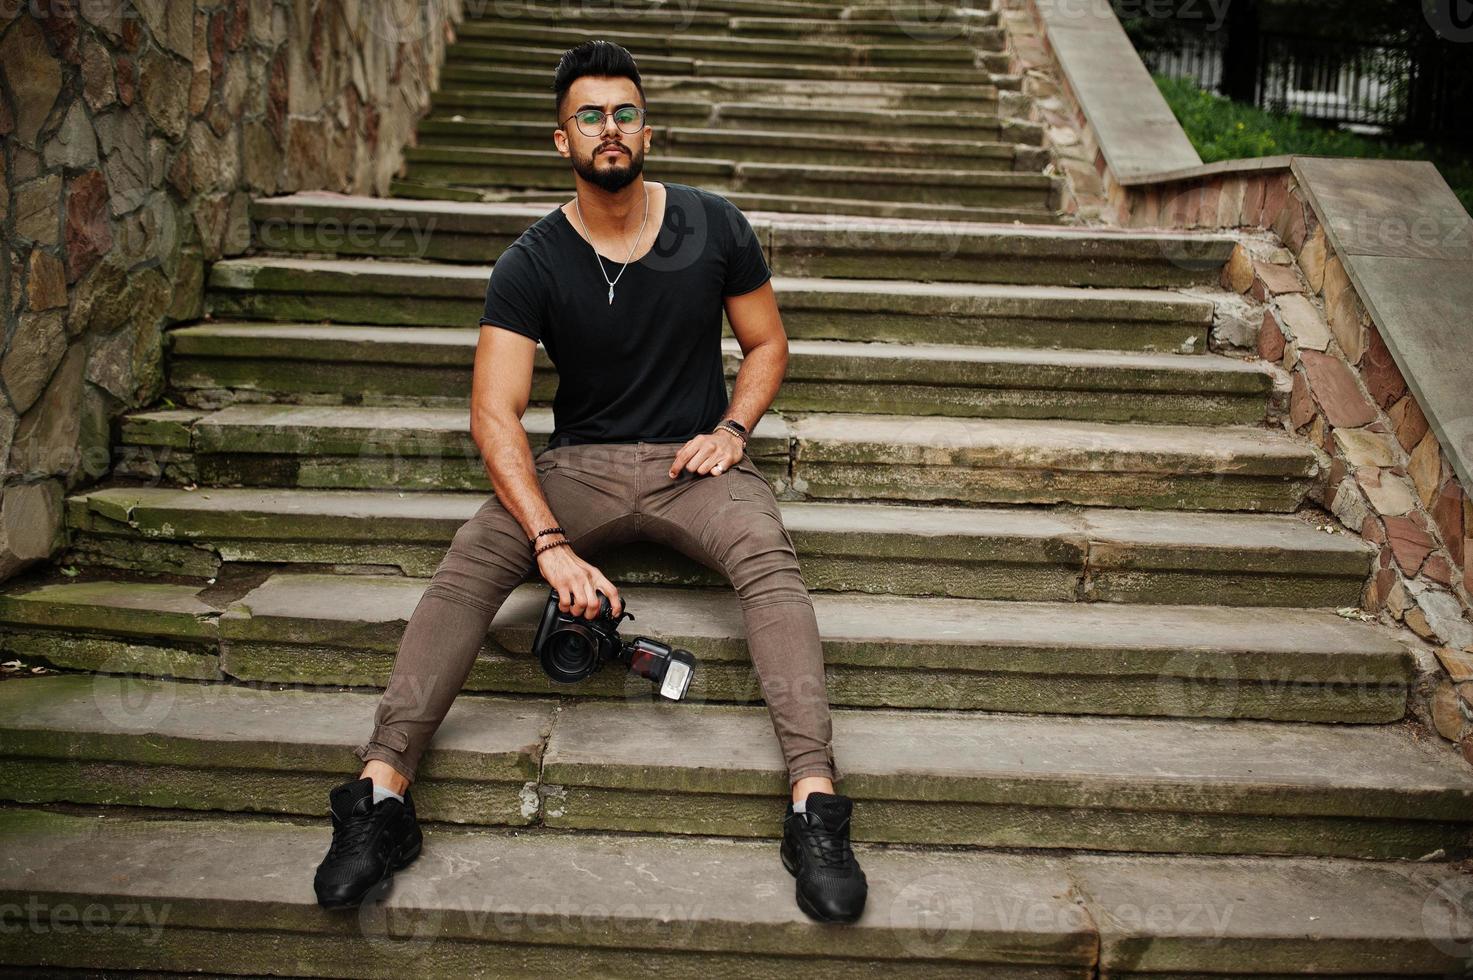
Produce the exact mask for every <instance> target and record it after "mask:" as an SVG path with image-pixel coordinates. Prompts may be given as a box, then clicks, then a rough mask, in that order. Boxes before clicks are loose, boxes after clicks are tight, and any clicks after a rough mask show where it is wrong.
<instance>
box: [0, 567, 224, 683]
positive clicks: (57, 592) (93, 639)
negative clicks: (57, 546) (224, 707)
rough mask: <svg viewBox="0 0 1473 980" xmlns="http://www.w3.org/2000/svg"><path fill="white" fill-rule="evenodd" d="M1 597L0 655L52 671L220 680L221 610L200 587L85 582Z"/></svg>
mask: <svg viewBox="0 0 1473 980" xmlns="http://www.w3.org/2000/svg"><path fill="white" fill-rule="evenodd" d="M22 588H23V589H24V591H18V590H17V589H16V584H15V583H14V582H12V583H10V586H9V590H8V591H7V592H5V593H3V594H0V651H4V652H5V653H7V654H10V655H12V656H21V657H26V658H27V659H30V660H41V661H44V662H45V663H48V664H51V665H52V666H55V667H62V668H67V669H73V670H92V671H101V672H104V673H106V672H113V673H127V672H135V671H136V672H138V673H141V674H150V675H154V676H161V677H184V678H192V679H195V680H220V679H222V678H223V677H224V675H223V674H222V673H221V672H220V644H219V628H218V619H219V616H220V613H221V612H222V609H221V607H220V606H219V605H218V604H216V603H213V602H210V601H208V600H206V599H205V598H203V597H202V596H201V593H202V592H204V587H203V586H199V585H180V584H173V583H167V582H137V581H116V580H101V581H86V582H68V583H66V584H63V585H47V586H41V587H36V588H29V587H22Z"/></svg>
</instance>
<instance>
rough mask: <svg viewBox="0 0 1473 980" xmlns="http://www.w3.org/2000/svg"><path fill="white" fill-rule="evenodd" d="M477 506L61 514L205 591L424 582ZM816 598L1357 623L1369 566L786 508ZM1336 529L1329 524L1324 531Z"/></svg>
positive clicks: (692, 573) (133, 562) (1058, 521)
mask: <svg viewBox="0 0 1473 980" xmlns="http://www.w3.org/2000/svg"><path fill="white" fill-rule="evenodd" d="M484 499H485V498H484V496H482V495H481V494H474V493H463V494H453V493H432V492H430V493H395V492H379V493H374V492H367V491H349V490H250V489H230V488H219V487H213V488H201V489H198V490H193V491H191V490H183V489H174V488H169V487H160V486H147V487H133V488H130V487H110V488H108V487H105V488H97V489H91V490H87V491H85V492H83V493H80V494H77V495H76V496H73V497H71V498H69V499H68V501H67V524H68V527H69V529H70V531H71V534H72V538H73V543H74V546H75V549H76V550H75V552H74V554H73V555H72V556H71V557H72V559H75V560H79V561H83V562H84V563H103V564H111V565H117V566H121V567H132V568H141V569H145V570H149V571H160V572H162V571H168V572H174V573H178V574H183V575H192V576H198V577H200V578H209V577H213V576H215V575H216V574H217V573H218V572H220V571H221V569H222V567H223V565H224V564H229V563H235V562H272V563H285V564H324V565H329V566H345V567H349V568H353V569H356V570H367V569H374V568H377V569H379V570H383V569H384V568H389V569H392V570H395V571H400V572H403V573H404V574H407V575H414V576H421V577H428V576H430V575H432V574H433V573H434V571H435V566H436V565H438V564H439V561H440V559H441V558H442V557H444V553H445V548H446V547H447V546H448V545H449V543H450V540H451V538H452V537H453V536H454V534H455V531H456V529H457V528H459V527H460V525H461V524H463V523H464V522H465V521H466V520H468V519H469V518H470V517H471V515H472V514H474V513H475V511H476V508H477V507H479V506H480V504H481V503H482V501H483V500H484ZM780 506H781V508H782V514H783V524H784V526H785V527H786V528H787V530H788V532H789V534H790V535H791V537H792V539H793V543H794V545H795V547H796V549H797V551H798V555H799V560H800V562H801V564H802V567H803V577H804V581H805V582H806V583H807V585H808V587H809V588H810V589H811V590H816V591H832V592H862V593H867V594H871V595H875V594H879V595H885V594H893V595H910V596H927V595H930V596H951V597H956V598H972V599H1018V600H1038V601H1054V602H1073V601H1083V602H1121V603H1168V604H1169V603H1198V602H1200V601H1201V599H1202V597H1204V596H1210V597H1211V598H1212V601H1213V602H1214V603H1216V604H1218V605H1225V606H1227V605H1230V606H1260V605H1264V604H1272V605H1276V606H1300V607H1304V606H1352V605H1356V604H1358V603H1359V601H1360V594H1361V590H1362V588H1363V586H1364V585H1365V582H1366V579H1367V576H1369V574H1370V572H1371V570H1372V567H1373V563H1374V559H1375V551H1374V549H1372V548H1370V546H1368V545H1367V544H1366V542H1364V541H1362V540H1360V539H1359V538H1358V537H1355V536H1353V535H1350V534H1346V533H1338V534H1336V533H1325V532H1324V531H1322V530H1321V529H1320V528H1319V527H1317V526H1316V525H1315V524H1313V523H1310V522H1308V521H1306V520H1304V519H1302V518H1301V517H1299V516H1288V515H1261V514H1206V513H1203V514H1188V513H1166V512H1162V511H1129V510H1114V509H1094V508H1091V509H1084V510H1079V511H1061V510H1057V509H1043V510H1037V509H1033V508H1017V507H1005V508H985V507H977V508H958V507H945V506H940V505H930V506H926V507H910V506H900V505H883V504H855V503H805V502H793V501H784V502H782V503H781V505H780ZM1326 527H1332V525H1326ZM599 567H600V568H601V569H603V570H604V571H605V573H606V574H608V575H611V576H616V577H617V580H618V581H621V582H629V583H633V584H645V583H650V584H664V585H681V586H700V585H712V586H724V587H727V588H729V587H730V586H729V583H727V582H726V581H725V580H724V579H722V578H720V577H718V576H717V575H716V574H715V573H714V572H712V571H711V570H710V569H707V568H704V567H703V566H699V565H697V564H695V563H694V562H691V561H689V560H687V559H685V558H684V557H683V556H680V555H677V554H675V553H674V552H672V551H670V550H668V549H663V548H656V547H654V546H652V545H644V544H641V545H635V546H631V547H628V548H620V549H616V550H613V551H610V552H609V553H607V554H605V555H602V556H600V558H599Z"/></svg>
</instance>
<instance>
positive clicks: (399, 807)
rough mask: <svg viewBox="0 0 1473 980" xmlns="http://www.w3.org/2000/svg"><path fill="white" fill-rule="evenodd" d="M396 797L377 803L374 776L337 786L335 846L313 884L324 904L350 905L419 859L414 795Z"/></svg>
mask: <svg viewBox="0 0 1473 980" xmlns="http://www.w3.org/2000/svg"><path fill="white" fill-rule="evenodd" d="M409 794H410V791H409V790H405V791H404V802H403V803H400V802H399V801H398V800H396V799H394V798H393V797H392V796H391V797H388V798H386V799H383V800H380V801H379V802H378V803H374V802H373V780H372V779H369V778H368V777H367V776H364V777H363V778H361V779H353V780H349V781H348V782H346V783H343V784H342V785H341V786H338V787H336V788H335V789H333V791H332V793H331V794H330V795H329V797H328V804H329V812H330V813H331V814H332V846H330V847H329V848H328V849H327V856H326V857H324V858H323V859H322V863H321V864H319V865H318V866H317V877H316V878H315V879H314V880H313V882H312V885H313V887H314V888H315V889H316V890H317V903H318V904H319V905H321V906H322V907H323V908H328V909H341V908H352V907H353V906H355V905H358V904H359V903H360V902H362V901H363V897H364V895H366V894H367V893H368V892H369V890H371V889H372V888H373V887H374V886H375V885H377V884H379V883H380V882H383V881H387V880H388V879H389V877H390V876H391V875H393V873H394V872H395V871H398V870H399V869H400V868H403V867H406V866H407V865H408V864H409V863H410V862H411V861H413V860H414V859H415V858H417V857H419V848H420V843H421V841H422V840H423V837H422V836H421V834H420V831H419V823H418V822H417V821H416V820H415V819H414V798H413V797H412V796H410V795H409Z"/></svg>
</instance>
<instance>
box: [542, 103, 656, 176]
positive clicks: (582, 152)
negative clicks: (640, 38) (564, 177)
mask: <svg viewBox="0 0 1473 980" xmlns="http://www.w3.org/2000/svg"><path fill="white" fill-rule="evenodd" d="M620 106H634V107H637V108H638V107H642V106H643V102H642V101H641V100H640V98H639V90H638V89H636V88H635V87H634V82H632V81H630V80H629V79H627V78H610V77H608V76H605V75H584V76H583V77H582V78H579V79H576V80H575V81H574V82H573V84H572V85H570V86H568V91H567V94H566V95H565V96H564V97H563V106H562V109H561V113H562V115H563V119H562V122H561V126H562V128H561V129H560V130H559V131H558V133H561V134H562V139H561V140H559V139H558V135H557V134H554V136H553V142H555V143H557V147H558V152H559V153H561V154H563V156H565V157H567V158H568V159H569V160H570V161H572V164H573V171H574V172H575V173H576V174H578V176H580V177H582V178H583V179H584V180H586V181H588V182H589V183H591V184H593V185H595V186H597V187H601V188H603V189H604V190H606V191H610V192H613V191H617V190H621V189H622V188H624V187H626V186H628V185H629V184H630V183H632V182H633V181H634V178H636V177H638V176H639V174H640V172H641V171H643V170H644V155H645V152H646V151H647V150H648V149H649V143H650V138H651V137H652V136H653V135H654V132H655V131H654V129H653V128H651V127H650V126H644V127H643V128H641V129H640V131H639V132H637V133H626V132H624V131H623V130H621V129H620V128H619V126H618V123H617V122H616V121H615V119H614V118H613V116H605V117H604V118H603V121H602V122H601V123H600V124H599V126H598V134H597V135H595V136H587V135H585V134H584V133H583V131H582V130H581V129H579V127H578V120H577V119H576V118H570V117H573V116H574V115H576V114H578V113H581V112H584V111H591V110H596V111H599V112H608V113H614V112H616V111H617V110H618V108H619V107H620ZM589 129H590V131H592V129H593V127H589Z"/></svg>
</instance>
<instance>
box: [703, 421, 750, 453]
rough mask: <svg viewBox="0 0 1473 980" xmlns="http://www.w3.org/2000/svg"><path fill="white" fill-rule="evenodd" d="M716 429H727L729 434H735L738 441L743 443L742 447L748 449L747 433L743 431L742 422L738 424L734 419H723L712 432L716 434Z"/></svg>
mask: <svg viewBox="0 0 1473 980" xmlns="http://www.w3.org/2000/svg"><path fill="white" fill-rule="evenodd" d="M716 429H725V430H726V431H727V432H730V433H732V434H734V435H735V436H736V437H737V438H738V439H740V440H741V441H742V447H743V448H746V445H747V433H746V432H745V431H743V429H742V427H741V423H740V422H736V421H734V420H732V419H722V420H721V421H720V422H717V423H716V428H715V429H712V430H711V431H712V432H715V431H716Z"/></svg>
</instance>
